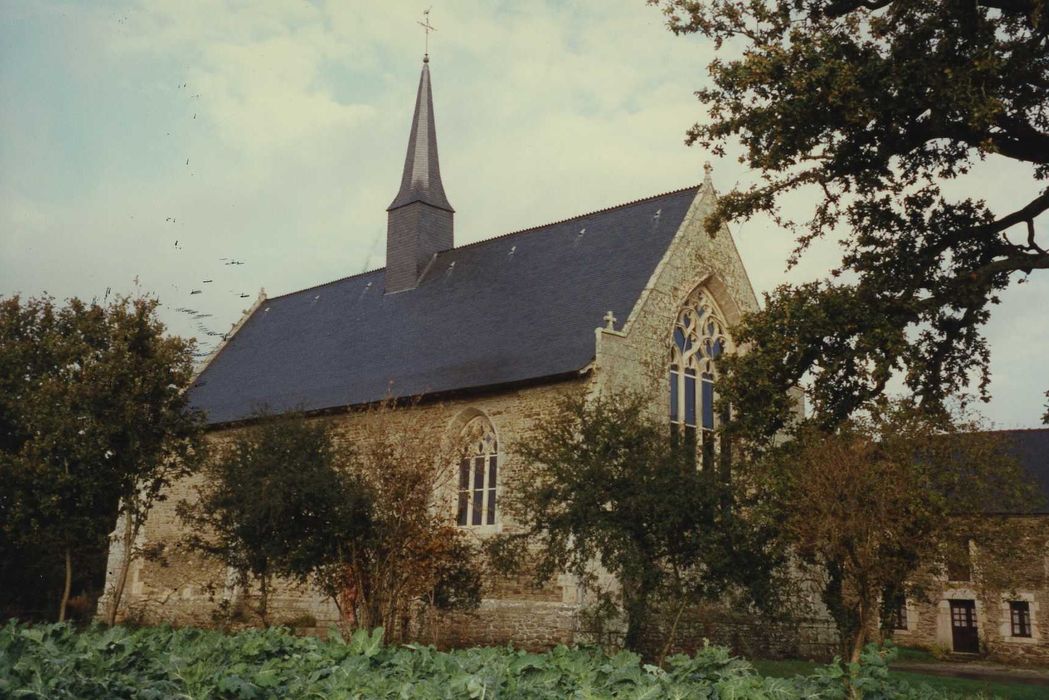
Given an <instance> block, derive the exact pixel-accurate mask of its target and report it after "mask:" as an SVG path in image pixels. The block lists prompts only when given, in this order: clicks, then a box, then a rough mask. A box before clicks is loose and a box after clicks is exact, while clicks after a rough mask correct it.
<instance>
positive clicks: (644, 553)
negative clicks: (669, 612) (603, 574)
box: [490, 394, 778, 652]
mask: <svg viewBox="0 0 1049 700" xmlns="http://www.w3.org/2000/svg"><path fill="white" fill-rule="evenodd" d="M690 450H691V452H690ZM515 451H516V453H517V454H518V455H519V456H520V459H521V460H522V462H523V465H522V467H521V468H520V469H519V470H518V471H517V472H515V474H514V475H513V476H511V478H510V480H509V483H508V485H507V488H506V496H504V498H503V508H504V512H505V513H506V514H507V515H508V516H509V520H510V521H511V522H512V523H513V525H512V526H511V527H510V528H508V529H509V532H507V533H506V534H504V535H502V536H500V537H498V538H495V539H494V540H493V541H492V544H491V545H490V549H491V553H492V556H493V561H494V562H495V563H496V565H497V566H498V567H499V568H500V569H501V570H503V571H507V572H514V571H519V570H523V569H524V570H528V569H530V570H531V571H532V572H533V573H534V577H535V579H536V582H537V583H538V584H541V583H543V582H545V581H547V580H549V579H550V578H551V577H553V576H556V575H558V574H560V573H562V572H565V571H567V572H568V573H571V574H573V575H575V576H576V577H577V578H578V579H579V580H580V582H581V583H582V584H583V585H584V586H585V587H586V588H587V589H588V590H591V591H594V592H597V593H598V594H599V596H600V597H601V600H600V601H599V604H602V603H603V604H606V605H607V603H608V602H609V601H611V600H612V599H610V598H608V597H607V596H608V595H609V593H610V592H602V591H598V589H597V587H596V586H595V584H596V582H597V581H596V579H597V575H598V573H597V570H596V567H595V564H600V566H601V567H603V569H604V570H605V571H607V572H608V573H609V574H611V575H612V576H613V577H614V578H615V580H616V583H617V584H618V591H616V592H614V593H615V603H616V604H617V607H618V608H620V609H622V610H623V611H624V613H625V619H626V631H625V638H624V642H623V643H624V645H625V646H626V647H627V648H628V649H634V650H639V649H641V648H642V647H643V645H644V643H645V639H644V638H645V634H646V631H651V618H652V616H653V613H654V612H655V610H656V608H657V606H658V605H659V604H665V603H669V604H670V605H671V607H672V608H673V609H674V610H675V611H676V612H677V615H678V616H680V613H681V611H682V610H683V609H684V606H685V605H687V604H688V603H691V602H698V601H701V600H704V599H706V600H712V599H718V598H720V597H722V596H723V595H724V594H726V593H728V592H730V591H734V590H741V589H746V588H751V589H757V588H758V587H759V586H760V584H762V583H763V582H768V581H769V580H770V574H771V571H772V570H773V569H774V567H775V565H776V564H777V563H778V555H777V552H776V550H775V549H774V548H770V547H769V544H770V540H769V539H767V538H766V539H763V536H762V535H763V533H761V532H760V531H759V529H757V528H755V527H753V522H751V521H748V519H747V518H746V517H745V516H746V515H747V513H746V511H745V510H742V509H737V508H734V505H735V502H738V501H739V500H740V499H741V498H743V497H744V496H745V495H746V493H747V490H746V489H733V488H732V485H731V484H729V483H728V482H727V481H725V480H724V479H723V478H722V475H721V474H720V473H719V471H718V470H715V469H697V468H696V455H695V451H694V447H692V446H691V445H689V444H688V443H686V442H685V441H681V442H680V444H679V443H677V442H675V441H673V440H671V438H670V434H669V432H668V429H667V426H666V425H661V424H659V423H657V422H655V421H653V420H652V419H651V418H650V415H649V413H648V404H647V402H646V401H645V400H644V399H642V398H641V397H639V396H636V395H631V394H622V395H619V394H617V395H609V396H602V397H598V398H596V399H592V400H587V399H586V398H584V397H575V398H569V399H566V400H564V402H563V403H562V404H561V406H560V408H559V410H558V411H557V413H556V414H555V415H554V416H552V417H551V418H549V419H547V420H546V421H544V422H542V423H540V424H538V425H537V426H536V430H535V432H534V434H531V435H529V437H528V439H527V440H525V441H522V442H521V443H519V444H518V445H516V446H515ZM770 590H771V589H765V591H764V592H765V593H766V594H767V593H769V592H770ZM764 599H765V601H766V602H768V603H771V602H772V600H771V599H770V598H768V597H767V596H764ZM670 637H671V639H669V640H668V641H667V647H669V645H670V644H671V642H672V637H673V634H671V635H670ZM665 651H666V649H664V652H665Z"/></svg>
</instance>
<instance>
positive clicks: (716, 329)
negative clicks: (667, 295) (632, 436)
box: [670, 290, 729, 462]
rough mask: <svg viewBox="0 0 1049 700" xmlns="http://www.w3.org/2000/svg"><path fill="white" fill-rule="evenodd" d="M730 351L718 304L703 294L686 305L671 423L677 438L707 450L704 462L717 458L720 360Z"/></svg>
mask: <svg viewBox="0 0 1049 700" xmlns="http://www.w3.org/2000/svg"><path fill="white" fill-rule="evenodd" d="M728 349H729V339H728V336H727V335H726V332H725V322H724V320H723V317H722V316H721V312H720V311H718V308H717V306H716V305H715V304H714V300H713V299H711V298H710V295H709V294H707V293H706V292H705V291H703V290H699V291H698V292H697V293H696V294H694V295H693V296H692V297H691V298H690V299H689V301H688V303H686V304H685V306H684V308H683V309H682V310H681V312H680V313H679V314H678V318H677V323H676V324H675V325H674V333H673V342H672V343H671V346H670V422H671V425H672V427H673V428H674V433H675V435H679V436H682V435H683V436H684V438H685V439H686V440H687V441H689V442H690V443H691V444H696V443H697V442H698V443H699V444H701V446H702V447H703V454H704V462H707V459H708V458H709V457H711V456H712V454H713V446H714V443H713V431H714V429H715V428H716V427H717V423H718V417H717V416H716V415H715V411H714V401H715V385H716V383H717V359H718V358H719V357H720V356H721V355H722V353H724V352H726V351H727V350H728Z"/></svg>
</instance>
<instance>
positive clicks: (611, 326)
mask: <svg viewBox="0 0 1049 700" xmlns="http://www.w3.org/2000/svg"><path fill="white" fill-rule="evenodd" d="M604 320H605V330H609V331H614V330H615V329H616V317H615V316H613V315H612V312H611V311H609V312H608V313H607V314H605V319H604Z"/></svg>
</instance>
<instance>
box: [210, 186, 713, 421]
mask: <svg viewBox="0 0 1049 700" xmlns="http://www.w3.org/2000/svg"><path fill="white" fill-rule="evenodd" d="M698 191H699V188H698V187H691V188H687V189H683V190H678V191H676V192H670V193H667V194H663V195H659V196H656V197H650V198H648V199H643V200H638V201H636V202H632V203H630V204H625V205H622V206H618V207H614V208H611V209H605V210H602V211H598V212H593V213H590V214H585V215H583V216H579V217H575V218H573V219H568V220H565V221H561V222H558V223H554V224H549V225H547V226H542V227H538V228H533V229H528V230H525V231H520V232H517V233H513V234H508V235H505V236H500V237H498V238H493V239H489V240H487V241H482V242H480V243H474V244H471V245H466V246H462V247H460V248H454V249H451V250H447V251H444V252H442V253H439V254H438V255H437V257H436V259H435V261H434V263H433V264H432V265H431V267H430V269H429V270H428V271H427V273H426V274H425V275H424V277H423V278H422V280H421V281H420V283H419V286H418V287H417V288H416V289H413V290H408V291H404V292H399V293H396V294H388V295H384V294H383V270H381V269H380V270H373V271H371V272H367V273H364V274H362V275H356V276H353V277H347V278H345V279H341V280H337V281H335V282H331V283H329V284H325V285H321V286H318V287H312V288H310V289H305V290H302V291H299V292H294V293H292V294H286V295H284V296H280V297H274V298H272V299H268V300H265V301H263V302H262V304H261V305H260V306H259V307H258V308H257V309H256V310H255V312H254V313H253V314H252V315H251V317H250V318H249V319H247V321H246V322H244V323H243V325H242V326H241V327H240V328H239V330H238V331H237V333H236V334H235V335H234V336H233V337H232V338H231V339H230V340H229V342H228V343H227V344H226V346H225V347H224V348H223V350H222V351H221V352H220V353H219V354H218V356H216V357H215V358H214V359H213V360H212V362H211V363H210V364H209V365H208V367H207V368H206V369H205V370H204V372H203V373H202V374H201V376H200V377H199V378H198V380H197V382H196V383H195V384H194V386H193V387H192V388H191V389H190V400H191V403H192V405H193V406H194V407H196V408H200V409H203V410H204V411H205V412H206V413H207V420H208V423H209V424H216V423H227V422H231V421H236V420H240V419H243V418H247V417H249V416H250V415H251V414H252V413H253V412H254V411H255V410H257V409H259V408H261V407H266V408H267V410H269V411H273V412H279V411H285V410H291V409H300V410H320V409H326V408H336V407H341V406H350V405H357V404H363V403H369V402H373V401H378V400H381V399H383V398H385V397H387V396H394V397H405V396H416V395H421V394H428V393H439V392H445V391H452V390H460V389H471V388H480V387H486V386H494V385H503V384H510V383H514V382H520V381H525V380H532V379H539V378H542V377H550V376H556V375H562V374H567V373H569V372H573V371H577V370H580V369H582V368H583V367H585V366H586V365H587V364H588V363H589V362H590V361H591V360H592V359H593V357H594V329H595V328H597V327H599V326H602V325H604V323H603V321H602V318H603V316H604V315H605V313H606V312H608V311H612V312H613V313H614V314H615V315H616V317H617V318H619V320H620V323H622V321H624V320H625V319H626V317H627V314H629V313H630V311H631V309H632V308H633V306H634V304H635V302H636V301H637V300H638V298H639V296H640V294H641V291H642V290H643V288H644V286H645V284H646V283H647V282H648V280H649V278H650V277H651V275H652V273H653V272H654V270H655V268H656V266H657V265H658V264H659V261H660V260H661V259H662V257H663V254H664V253H665V252H666V250H667V247H668V246H669V244H670V242H671V240H672V239H673V236H674V234H675V233H676V232H677V230H678V227H679V226H680V225H681V223H682V221H683V220H684V218H685V215H686V213H687V212H688V209H689V206H690V205H691V204H692V201H693V199H694V198H695V196H696V194H697V192H698Z"/></svg>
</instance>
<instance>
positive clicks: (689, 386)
mask: <svg viewBox="0 0 1049 700" xmlns="http://www.w3.org/2000/svg"><path fill="white" fill-rule="evenodd" d="M695 424H696V375H695V374H690V373H689V371H688V370H685V425H695Z"/></svg>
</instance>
